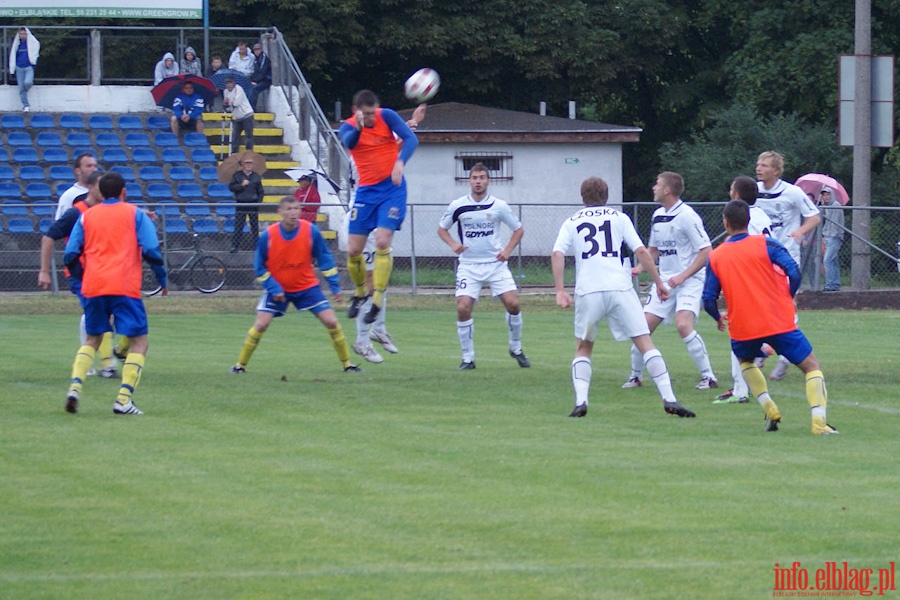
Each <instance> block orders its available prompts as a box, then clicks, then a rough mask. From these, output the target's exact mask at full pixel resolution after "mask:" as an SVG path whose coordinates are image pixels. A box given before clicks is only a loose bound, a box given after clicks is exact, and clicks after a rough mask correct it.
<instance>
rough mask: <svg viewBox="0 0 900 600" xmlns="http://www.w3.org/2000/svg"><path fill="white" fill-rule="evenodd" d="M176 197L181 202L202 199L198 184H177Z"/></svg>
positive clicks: (201, 191)
mask: <svg viewBox="0 0 900 600" xmlns="http://www.w3.org/2000/svg"><path fill="white" fill-rule="evenodd" d="M177 197H178V198H180V199H181V200H190V199H193V198H202V197H203V190H201V189H200V184H199V183H179V184H178V194H177Z"/></svg>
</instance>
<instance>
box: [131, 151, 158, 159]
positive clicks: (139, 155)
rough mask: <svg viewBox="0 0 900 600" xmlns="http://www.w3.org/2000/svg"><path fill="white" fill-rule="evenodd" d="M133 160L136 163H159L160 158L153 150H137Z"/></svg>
mask: <svg viewBox="0 0 900 600" xmlns="http://www.w3.org/2000/svg"><path fill="white" fill-rule="evenodd" d="M131 158H132V160H133V161H134V162H136V163H158V162H159V157H158V156H157V155H156V150H154V149H153V148H135V149H134V154H133V155H132V157H131Z"/></svg>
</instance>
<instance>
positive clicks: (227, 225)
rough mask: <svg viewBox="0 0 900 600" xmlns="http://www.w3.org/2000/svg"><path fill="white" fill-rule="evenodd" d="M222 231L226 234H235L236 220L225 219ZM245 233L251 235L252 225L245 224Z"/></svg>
mask: <svg viewBox="0 0 900 600" xmlns="http://www.w3.org/2000/svg"><path fill="white" fill-rule="evenodd" d="M222 231H224V232H225V233H234V219H225V220H224V221H222ZM243 231H244V233H250V223H247V222H246V221H245V222H244V230H243Z"/></svg>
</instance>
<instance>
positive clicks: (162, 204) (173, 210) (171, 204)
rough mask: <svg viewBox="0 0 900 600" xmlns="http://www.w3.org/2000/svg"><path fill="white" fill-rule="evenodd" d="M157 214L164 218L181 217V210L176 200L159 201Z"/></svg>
mask: <svg viewBox="0 0 900 600" xmlns="http://www.w3.org/2000/svg"><path fill="white" fill-rule="evenodd" d="M156 212H158V213H159V214H161V215H162V216H164V217H181V209H180V208H178V205H177V204H176V203H175V201H174V200H158V201H157V202H156Z"/></svg>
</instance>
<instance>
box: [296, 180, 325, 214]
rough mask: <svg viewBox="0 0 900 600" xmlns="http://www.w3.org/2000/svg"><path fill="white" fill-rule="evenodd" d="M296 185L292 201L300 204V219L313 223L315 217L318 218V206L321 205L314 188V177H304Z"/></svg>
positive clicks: (320, 199) (316, 189)
mask: <svg viewBox="0 0 900 600" xmlns="http://www.w3.org/2000/svg"><path fill="white" fill-rule="evenodd" d="M297 185H298V187H297V189H296V190H294V199H295V200H297V202H300V207H301V208H300V218H301V219H303V220H304V221H309V222H310V223H315V222H316V217H318V216H319V204H321V203H322V198H321V197H320V196H319V188H318V187H316V182H315V175H304V176H303V177H301V178H300V181H298V182H297Z"/></svg>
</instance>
